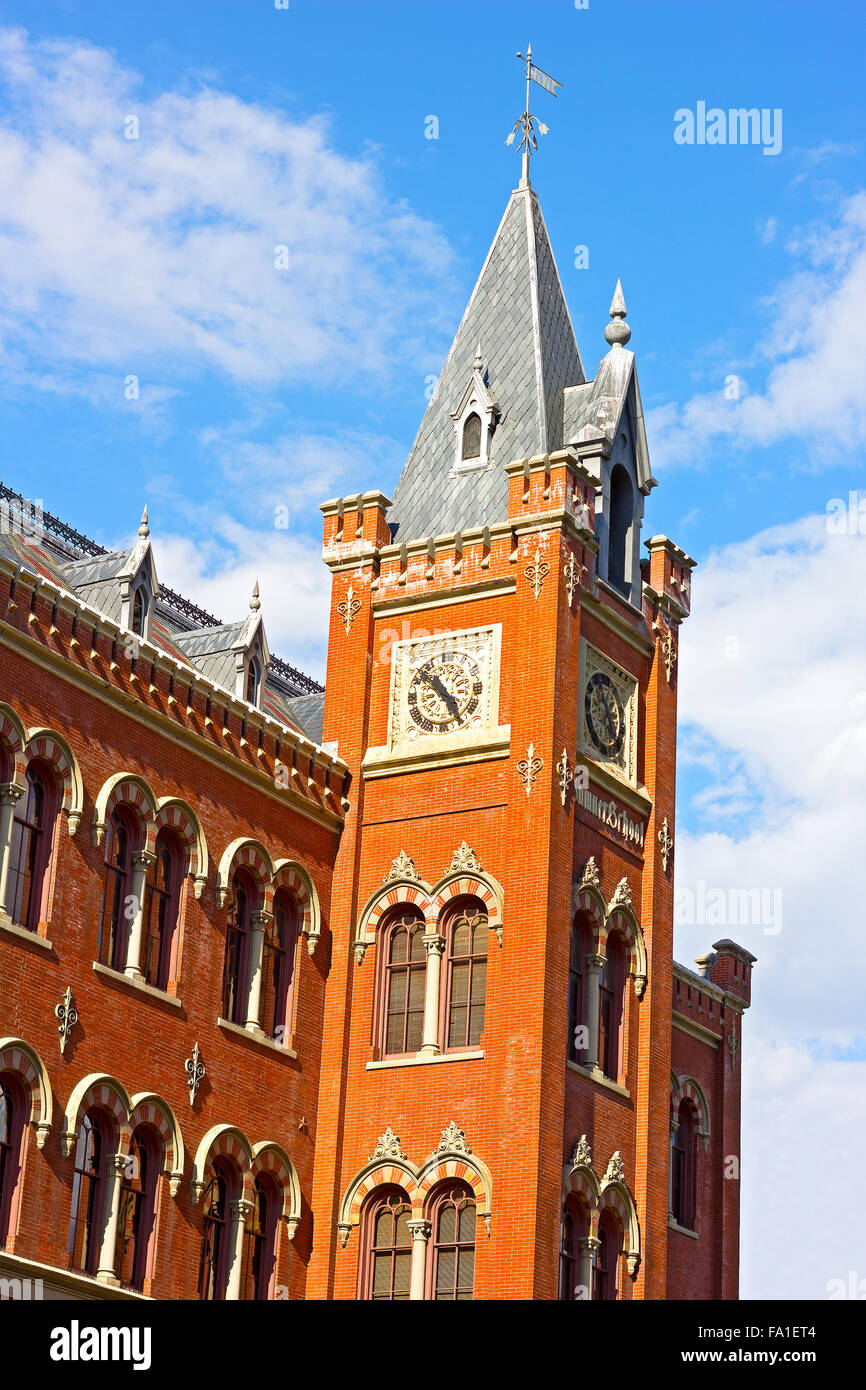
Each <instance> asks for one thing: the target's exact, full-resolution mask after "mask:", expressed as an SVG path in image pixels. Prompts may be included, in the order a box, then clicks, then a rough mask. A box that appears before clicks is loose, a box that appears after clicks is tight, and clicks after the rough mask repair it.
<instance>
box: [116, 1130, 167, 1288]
mask: <svg viewBox="0 0 866 1390" xmlns="http://www.w3.org/2000/svg"><path fill="white" fill-rule="evenodd" d="M157 1176H158V1160H157V1157H156V1151H155V1148H154V1147H152V1146H151V1144H150V1142H149V1141H148V1139H146V1138H145V1136H144V1134H143V1133H142V1132H141V1130H136V1131H135V1133H134V1134H133V1136H132V1140H131V1143H130V1146H129V1157H128V1159H127V1163H126V1168H125V1170H124V1173H123V1177H122V1179H121V1185H120V1213H119V1219H118V1223H117V1244H116V1247H115V1258H114V1268H115V1271H116V1273H117V1277H118V1278H119V1280H120V1282H121V1284H128V1285H129V1286H130V1288H133V1289H139V1290H141V1289H143V1288H144V1280H145V1276H146V1274H147V1261H148V1251H149V1249H150V1241H151V1236H152V1234H153V1227H154V1222H155V1218H156V1180H157Z"/></svg>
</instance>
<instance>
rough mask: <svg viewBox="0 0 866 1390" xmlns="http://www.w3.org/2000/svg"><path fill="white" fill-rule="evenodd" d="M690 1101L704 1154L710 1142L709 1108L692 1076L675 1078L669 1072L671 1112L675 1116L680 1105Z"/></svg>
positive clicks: (672, 1073) (673, 1074)
mask: <svg viewBox="0 0 866 1390" xmlns="http://www.w3.org/2000/svg"><path fill="white" fill-rule="evenodd" d="M684 1100H687V1101H690V1102H691V1104H692V1105H693V1106H694V1108H695V1113H696V1115H697V1117H698V1122H699V1123H698V1134H699V1135H700V1139H701V1147H702V1148H703V1150H704V1152H705V1153H706V1150H707V1146H708V1145H709V1142H710V1107H709V1105H708V1104H707V1098H706V1096H705V1095H704V1093H703V1091H702V1090H701V1087H700V1086H699V1085H698V1083H697V1081H695V1079H694V1077H692V1076H677V1075H675V1073H674V1072H671V1110H672V1112H673V1114H674V1116H676V1113H677V1111H678V1110H679V1108H680V1105H681V1103H682V1102H683V1101H684Z"/></svg>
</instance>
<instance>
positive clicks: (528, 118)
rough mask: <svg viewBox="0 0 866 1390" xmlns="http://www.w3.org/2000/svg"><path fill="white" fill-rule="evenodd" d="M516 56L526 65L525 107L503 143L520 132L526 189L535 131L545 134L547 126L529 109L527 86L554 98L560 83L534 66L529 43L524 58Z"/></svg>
mask: <svg viewBox="0 0 866 1390" xmlns="http://www.w3.org/2000/svg"><path fill="white" fill-rule="evenodd" d="M517 56H518V58H519V59H520V61H521V62H522V63H525V65H526V107H525V109H524V112H523V115H522V116H518V118H517V120H516V121H515V122H514V128H513V130H512V132H511V134H510V135H509V136H508V139H507V140H506V141H505V143H506V145H513V144H514V137H515V135H516V134H517V132H518V130H522V132H523V135H522V138H521V141H520V144H519V145H518V147H517V148H518V149H519V150H522V151H523V167H522V170H521V177H520V187H521V188H528V187H529V157H530V155H531V154H532V152H533V150H537V149H538V136H537V135H536V130H537V131H538V135H546V134H547V126H546V125H544V123H543V122H542V121H539V120H537V119H536V117H535V116H533V114H532V112H531V111H530V109H529V84H530V82H535V83H536V84H537V85H538V86H539V87H543V88H544V90H545V91H546V92H550V94H551V96H556V89H557V87H561V86H562V83H561V82H557V80H556V78H555V77H551V76H550V73H548V72H544V71H543V70H542V69H541V68H537V67H536V66H535V64H534V63H533V61H532V44H531V43H530V44H527V45H526V56H525V57H524V55H523V54H522V53H518V55H517Z"/></svg>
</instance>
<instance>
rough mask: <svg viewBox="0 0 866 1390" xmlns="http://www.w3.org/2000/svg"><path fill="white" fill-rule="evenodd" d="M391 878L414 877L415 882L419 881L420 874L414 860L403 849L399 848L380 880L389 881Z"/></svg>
mask: <svg viewBox="0 0 866 1390" xmlns="http://www.w3.org/2000/svg"><path fill="white" fill-rule="evenodd" d="M392 878H414V879H415V881H416V882H417V883H420V882H421V875H420V874H419V872H418V870H417V869H416V868H415V861H414V859H410V858H409V856H408V854H407V853H406V851H405V849H401V851H400V853H399V854H398V855H397V858H396V859H392V861H391V867H390V869H389V870H388V872H387V873H386V875H385V877H384V878H383V879H382V882H383V883H390V882H391V879H392Z"/></svg>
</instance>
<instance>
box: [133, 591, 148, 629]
mask: <svg viewBox="0 0 866 1390" xmlns="http://www.w3.org/2000/svg"><path fill="white" fill-rule="evenodd" d="M147 608H148V604H147V590H146V589H145V587H144V585H143V584H139V586H138V588H137V589H136V591H135V593H134V594H133V596H132V630H133V632H134V633H136V634H137V635H138V636H139V637H143V636H144V634H145V629H146V627H147Z"/></svg>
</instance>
